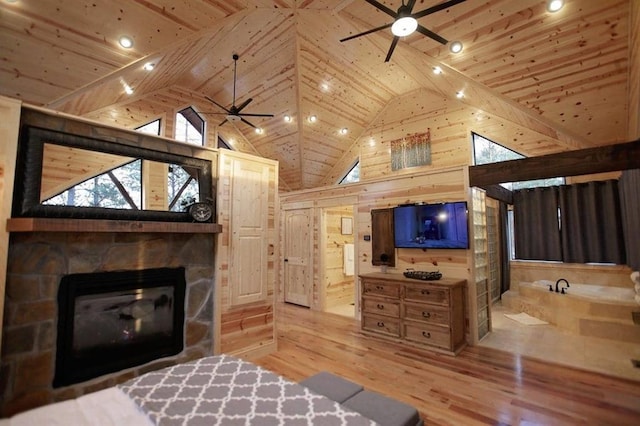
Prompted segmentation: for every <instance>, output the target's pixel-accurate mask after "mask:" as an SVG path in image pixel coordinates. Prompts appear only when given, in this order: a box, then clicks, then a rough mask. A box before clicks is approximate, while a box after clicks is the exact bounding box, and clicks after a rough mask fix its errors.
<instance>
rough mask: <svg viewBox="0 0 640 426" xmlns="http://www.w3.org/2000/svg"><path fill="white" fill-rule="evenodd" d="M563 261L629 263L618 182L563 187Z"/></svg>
mask: <svg viewBox="0 0 640 426" xmlns="http://www.w3.org/2000/svg"><path fill="white" fill-rule="evenodd" d="M560 227H561V234H562V254H563V256H562V257H563V259H562V260H563V261H564V262H569V263H590V262H604V263H615V264H624V263H625V260H626V259H625V251H624V238H623V235H622V217H621V214H620V197H619V194H618V181H616V180H607V181H596V182H588V183H580V184H575V185H562V186H560Z"/></svg>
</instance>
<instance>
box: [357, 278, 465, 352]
mask: <svg viewBox="0 0 640 426" xmlns="http://www.w3.org/2000/svg"><path fill="white" fill-rule="evenodd" d="M360 280H361V283H362V304H361V306H362V323H361V324H362V331H363V332H365V333H367V334H372V335H377V336H383V337H386V338H391V339H394V340H397V341H403V342H406V343H409V344H412V345H418V346H426V347H429V348H433V349H437V350H440V351H444V352H447V353H450V354H456V353H458V352H459V351H460V350H461V349H462V348H463V347H464V346H465V330H464V324H465V318H464V311H465V299H464V289H465V284H466V282H465V280H454V279H446V278H442V279H440V280H437V281H421V280H415V279H410V278H405V277H404V276H403V275H398V274H383V273H371V274H364V275H360Z"/></svg>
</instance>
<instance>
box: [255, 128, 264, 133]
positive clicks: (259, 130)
mask: <svg viewBox="0 0 640 426" xmlns="http://www.w3.org/2000/svg"><path fill="white" fill-rule="evenodd" d="M256 133H257V134H259V135H261V134H263V133H264V130H262V128H261V127H256Z"/></svg>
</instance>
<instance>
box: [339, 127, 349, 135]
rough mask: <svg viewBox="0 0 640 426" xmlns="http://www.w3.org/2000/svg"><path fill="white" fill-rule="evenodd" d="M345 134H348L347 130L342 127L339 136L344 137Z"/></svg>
mask: <svg viewBox="0 0 640 426" xmlns="http://www.w3.org/2000/svg"><path fill="white" fill-rule="evenodd" d="M347 133H349V129H347V128H346V127H343V128H342V129H340V134H341V135H346V134H347Z"/></svg>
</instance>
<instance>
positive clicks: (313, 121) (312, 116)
mask: <svg viewBox="0 0 640 426" xmlns="http://www.w3.org/2000/svg"><path fill="white" fill-rule="evenodd" d="M316 121H318V117H316V116H315V115H310V116H309V123H315V122H316Z"/></svg>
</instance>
